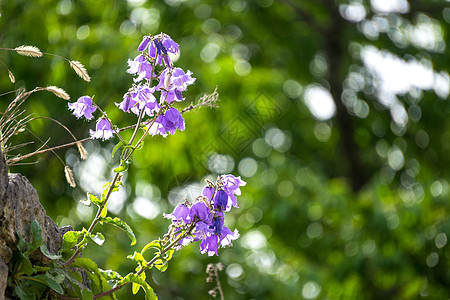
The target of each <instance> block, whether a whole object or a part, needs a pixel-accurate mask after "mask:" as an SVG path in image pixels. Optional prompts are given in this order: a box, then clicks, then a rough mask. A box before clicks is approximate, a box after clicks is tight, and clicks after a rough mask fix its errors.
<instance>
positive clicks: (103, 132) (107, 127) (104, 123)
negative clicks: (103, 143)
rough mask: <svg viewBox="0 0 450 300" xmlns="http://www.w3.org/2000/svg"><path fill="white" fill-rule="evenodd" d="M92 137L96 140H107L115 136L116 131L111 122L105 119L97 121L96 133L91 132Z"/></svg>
mask: <svg viewBox="0 0 450 300" xmlns="http://www.w3.org/2000/svg"><path fill="white" fill-rule="evenodd" d="M90 133H91V137H92V138H94V139H100V138H101V139H102V140H107V139H110V138H111V137H112V136H113V133H114V130H112V129H111V122H109V121H108V120H106V119H105V118H101V119H99V120H98V121H97V124H96V125H95V131H94V130H92V129H91V130H90Z"/></svg>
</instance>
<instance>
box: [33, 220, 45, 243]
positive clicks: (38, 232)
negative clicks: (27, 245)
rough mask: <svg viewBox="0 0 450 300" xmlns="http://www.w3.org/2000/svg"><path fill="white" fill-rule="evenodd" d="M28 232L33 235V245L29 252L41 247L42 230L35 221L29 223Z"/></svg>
mask: <svg viewBox="0 0 450 300" xmlns="http://www.w3.org/2000/svg"><path fill="white" fill-rule="evenodd" d="M30 230H31V234H32V235H33V243H31V249H30V251H33V250H34V249H37V248H38V247H39V246H40V245H42V242H43V241H44V239H43V238H42V228H41V226H40V225H39V223H38V222H37V221H36V220H33V221H31V224H30Z"/></svg>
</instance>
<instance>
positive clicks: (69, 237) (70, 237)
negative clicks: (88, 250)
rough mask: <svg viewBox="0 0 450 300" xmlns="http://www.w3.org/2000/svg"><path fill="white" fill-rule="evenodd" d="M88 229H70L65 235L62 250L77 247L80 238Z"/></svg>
mask: <svg viewBox="0 0 450 300" xmlns="http://www.w3.org/2000/svg"><path fill="white" fill-rule="evenodd" d="M86 231H87V230H86V229H85V228H83V230H81V231H68V232H66V233H65V234H64V236H63V244H62V246H61V250H68V249H72V248H73V247H75V246H76V245H77V243H78V239H79V238H80V237H84V234H85V233H86Z"/></svg>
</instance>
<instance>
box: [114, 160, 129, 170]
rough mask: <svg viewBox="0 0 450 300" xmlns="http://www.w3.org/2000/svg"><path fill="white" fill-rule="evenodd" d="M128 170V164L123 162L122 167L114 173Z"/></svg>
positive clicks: (121, 162)
mask: <svg viewBox="0 0 450 300" xmlns="http://www.w3.org/2000/svg"><path fill="white" fill-rule="evenodd" d="M127 169H128V164H127V163H126V162H125V161H124V160H121V161H120V166H118V167H117V168H115V169H114V172H116V173H120V172H125V171H126V170H127Z"/></svg>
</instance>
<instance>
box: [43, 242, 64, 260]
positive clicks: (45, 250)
mask: <svg viewBox="0 0 450 300" xmlns="http://www.w3.org/2000/svg"><path fill="white" fill-rule="evenodd" d="M40 249H41V252H42V254H44V255H45V256H46V257H47V258H50V259H52V260H56V259H61V258H62V256H61V255H59V254H51V253H50V252H49V251H48V249H47V245H46V244H45V243H44V244H42V245H41V247H40Z"/></svg>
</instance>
